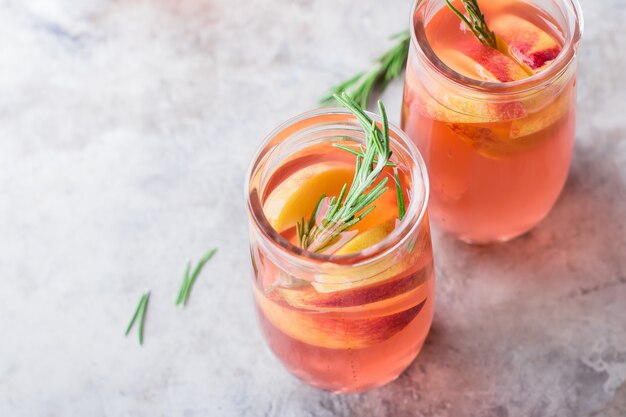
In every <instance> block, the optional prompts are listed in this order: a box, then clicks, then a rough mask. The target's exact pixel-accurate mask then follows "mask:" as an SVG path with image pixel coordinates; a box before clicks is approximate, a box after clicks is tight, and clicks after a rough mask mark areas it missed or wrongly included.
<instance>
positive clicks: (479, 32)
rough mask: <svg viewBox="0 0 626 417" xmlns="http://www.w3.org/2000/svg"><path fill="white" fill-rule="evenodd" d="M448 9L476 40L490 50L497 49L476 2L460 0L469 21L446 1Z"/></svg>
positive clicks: (491, 32) (493, 36)
mask: <svg viewBox="0 0 626 417" xmlns="http://www.w3.org/2000/svg"><path fill="white" fill-rule="evenodd" d="M446 3H447V4H448V7H449V8H450V10H452V11H453V12H454V14H456V15H457V16H458V17H459V19H461V21H463V23H465V25H466V26H467V27H468V28H469V30H471V31H472V33H473V34H474V36H476V38H478V40H479V41H480V42H481V43H482V44H483V45H486V46H489V47H491V48H495V49H498V40H497V38H496V34H495V33H494V32H493V31H491V30H490V29H489V26H487V22H486V21H485V15H484V14H482V12H481V11H480V8H479V7H478V1H477V0H461V3H463V6H464V7H465V10H466V11H467V15H468V16H469V20H468V19H467V17H465V15H463V13H461V12H460V11H459V10H458V9H457V8H456V7H454V6H453V5H452V3H450V0H446Z"/></svg>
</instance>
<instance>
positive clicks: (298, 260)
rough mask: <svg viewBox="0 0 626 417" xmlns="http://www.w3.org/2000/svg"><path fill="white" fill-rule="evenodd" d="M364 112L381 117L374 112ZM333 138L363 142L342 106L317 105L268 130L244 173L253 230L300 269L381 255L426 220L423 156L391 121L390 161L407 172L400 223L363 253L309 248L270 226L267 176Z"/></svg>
mask: <svg viewBox="0 0 626 417" xmlns="http://www.w3.org/2000/svg"><path fill="white" fill-rule="evenodd" d="M368 115H369V116H370V117H371V118H372V119H373V120H375V121H376V122H380V119H379V118H378V117H377V116H376V115H373V114H370V113H368ZM337 137H341V138H342V140H343V139H347V140H351V141H355V142H360V143H364V141H365V137H364V132H363V129H362V127H361V126H360V125H359V123H358V121H357V120H356V118H355V117H354V116H353V115H352V114H351V113H349V112H347V111H345V110H343V109H320V110H315V111H312V112H308V113H305V114H303V115H300V116H297V117H295V118H293V119H291V120H289V121H287V122H285V123H284V124H283V125H281V126H279V127H278V128H277V129H275V130H274V131H273V132H272V133H270V134H269V135H268V137H267V138H266V139H265V141H264V142H263V143H262V145H261V146H260V148H259V150H258V151H257V154H256V156H255V157H254V159H253V162H252V164H251V166H250V169H249V171H248V174H247V177H246V185H245V192H246V202H247V207H248V214H249V216H250V228H251V233H254V234H255V237H256V239H257V241H258V244H259V245H260V246H261V247H262V248H263V250H264V251H265V252H266V253H269V254H270V255H271V256H272V257H275V258H276V259H274V260H278V261H281V262H287V263H291V264H297V265H298V267H299V268H301V269H310V270H312V271H313V270H315V269H316V268H319V265H320V264H328V263H333V264H336V265H338V266H341V265H350V266H353V265H362V264H363V265H364V264H367V263H369V262H375V261H376V260H377V259H379V258H381V257H384V256H385V255H386V254H388V253H389V252H392V251H394V248H396V247H398V246H400V245H401V244H403V242H404V240H405V238H406V237H407V236H408V235H410V234H411V232H412V231H413V230H415V229H416V228H417V227H418V226H419V225H420V224H421V223H422V221H424V217H425V212H426V205H427V200H428V192H429V189H428V176H427V172H426V167H425V164H424V161H423V159H422V157H421V155H420V154H419V152H418V151H417V148H416V147H415V145H414V144H413V143H412V142H411V140H410V139H409V138H408V137H407V136H406V135H405V134H404V133H403V132H402V131H401V130H400V129H399V128H397V127H395V126H390V147H391V151H392V152H393V155H394V163H396V164H397V166H398V167H399V168H400V169H402V170H403V171H404V172H405V173H407V174H408V175H409V176H410V179H411V197H412V198H411V200H410V202H409V205H408V207H407V209H406V215H405V217H404V219H403V220H402V222H400V223H399V225H398V227H396V229H395V230H394V231H393V232H392V233H391V234H390V235H389V236H387V237H386V238H385V239H384V240H383V241H381V242H380V243H378V244H376V245H374V246H371V247H369V248H367V249H365V250H363V251H361V252H357V253H354V254H349V255H341V256H337V255H326V254H317V253H311V252H308V251H305V250H303V249H302V248H300V247H298V246H295V245H293V244H291V243H290V242H288V241H287V240H286V239H285V238H284V237H282V236H281V235H280V234H279V233H278V232H277V231H276V230H274V228H273V227H272V226H271V225H270V222H269V221H268V219H267V217H266V215H265V213H264V211H263V204H264V201H265V198H266V197H267V194H268V188H267V185H268V181H269V180H270V178H271V177H272V174H274V173H275V172H276V170H277V169H278V168H279V167H280V166H281V165H282V164H283V163H285V162H286V161H289V159H290V158H291V157H292V156H294V155H296V154H298V153H302V152H303V151H304V152H306V149H307V148H310V147H312V146H315V145H316V144H320V143H322V142H329V141H333V140H336V138H337Z"/></svg>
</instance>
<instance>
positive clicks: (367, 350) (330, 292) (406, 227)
mask: <svg viewBox="0 0 626 417" xmlns="http://www.w3.org/2000/svg"><path fill="white" fill-rule="evenodd" d="M370 117H372V118H373V119H374V120H377V121H379V119H378V118H377V117H376V116H374V115H370ZM337 137H340V138H341V139H342V140H348V141H354V142H357V143H364V141H365V139H364V133H363V131H362V128H361V127H360V125H359V124H358V123H357V121H356V119H355V118H354V116H353V115H352V114H350V113H347V112H346V111H344V110H340V109H323V110H316V111H312V112H309V113H306V114H303V115H301V116H298V117H296V118H293V119H291V120H289V121H288V122H286V123H284V124H283V125H281V126H280V127H278V128H277V129H276V130H274V131H273V132H272V133H271V134H270V135H269V136H268V137H267V139H266V140H265V141H264V142H263V144H262V145H261V147H260V149H259V151H258V153H257V155H256V156H255V157H254V160H253V162H252V164H251V167H250V170H249V173H248V175H247V182H246V186H245V191H246V200H247V205H248V213H249V220H250V253H251V257H252V265H253V269H254V275H253V281H254V282H253V292H254V300H255V303H256V306H257V310H258V317H259V321H260V325H261V329H262V331H263V334H264V336H265V339H266V341H267V343H268V344H269V346H270V348H271V349H272V351H273V352H274V353H275V355H276V356H277V357H278V358H279V359H280V360H281V361H282V363H283V364H284V365H285V366H286V367H287V369H289V370H290V371H291V372H292V373H293V374H294V375H296V376H297V377H299V378H301V379H302V380H304V381H305V382H307V383H309V384H311V385H313V386H316V387H319V388H322V389H325V390H329V391H333V392H354V391H363V390H366V389H370V388H374V387H377V386H380V385H383V384H385V383H387V382H389V381H391V380H393V379H395V378H396V377H397V376H398V375H399V374H400V373H401V372H402V371H403V370H404V369H405V368H406V367H407V366H408V365H409V364H410V363H411V362H412V361H413V359H414V358H415V357H416V355H417V354H418V352H419V351H420V349H421V347H422V345H423V343H424V339H425V338H426V335H427V334H428V331H429V329H430V325H431V322H432V318H433V308H434V270H433V260H432V246H431V239H430V229H429V224H428V217H427V212H426V205H427V199H428V177H427V173H426V168H425V165H424V163H423V161H422V158H421V156H420V155H419V153H418V151H417V149H416V148H415V146H414V145H413V144H412V143H411V142H410V141H409V140H408V138H407V137H406V136H405V135H404V133H403V132H401V131H400V130H399V129H397V128H395V127H393V126H392V127H391V132H390V137H391V149H392V151H393V153H394V157H393V158H394V161H395V163H396V165H397V166H398V168H399V169H400V170H402V171H403V173H404V175H405V178H408V179H409V181H408V182H409V183H410V185H409V187H410V195H411V199H410V202H409V204H408V207H407V211H406V215H405V217H404V219H403V220H402V221H401V222H400V223H397V224H396V226H395V229H394V230H393V231H392V232H391V234H389V235H388V236H387V237H386V238H384V239H383V240H382V241H380V242H379V243H377V244H375V245H373V246H371V247H368V248H366V249H364V250H362V251H359V252H357V253H352V254H348V255H324V254H316V253H310V252H307V251H304V250H303V249H301V248H300V247H298V246H295V245H293V244H291V243H290V242H289V241H288V240H287V239H285V237H284V236H283V235H281V234H279V233H278V232H277V231H276V230H274V229H273V228H272V226H271V225H270V223H269V221H268V218H267V217H266V214H265V213H264V210H263V208H264V204H265V202H266V199H267V197H268V195H269V194H270V192H271V191H272V190H273V189H274V188H275V187H276V186H277V184H279V183H281V182H282V181H287V180H288V179H289V177H290V176H292V175H296V173H297V172H298V171H299V170H300V169H301V168H303V167H304V166H306V165H307V164H311V163H314V162H312V161H317V160H318V157H319V156H320V155H325V154H324V153H323V152H322V153H321V154H320V149H323V148H324V147H325V146H326V145H330V143H331V142H332V141H333V140H335V139H336V138H337ZM336 152H339V153H341V152H342V151H336V150H335V153H336ZM375 212H376V211H375V210H374V212H372V214H374V213H375Z"/></svg>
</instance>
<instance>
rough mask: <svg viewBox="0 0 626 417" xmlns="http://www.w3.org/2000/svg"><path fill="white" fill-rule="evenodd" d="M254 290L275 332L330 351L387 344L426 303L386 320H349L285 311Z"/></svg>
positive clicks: (384, 318)
mask: <svg viewBox="0 0 626 417" xmlns="http://www.w3.org/2000/svg"><path fill="white" fill-rule="evenodd" d="M253 288H254V295H255V299H256V301H257V304H258V306H259V309H260V310H261V312H262V314H264V315H265V317H266V318H267V320H268V321H269V322H270V323H272V324H273V325H274V326H276V328H278V329H279V330H280V331H282V332H283V333H285V334H287V335H288V336H290V337H292V338H294V339H296V340H299V341H301V342H304V343H308V344H310V345H314V346H319V347H323V348H328V349H361V348H366V347H369V346H372V345H375V344H378V343H381V342H384V341H385V340H387V339H389V338H390V337H392V336H393V335H395V334H396V333H397V332H399V331H400V330H402V329H404V328H405V327H406V326H407V325H408V324H409V323H410V322H411V321H412V320H413V319H414V318H415V317H416V316H417V315H418V313H419V312H420V311H421V309H422V308H423V307H424V304H425V303H426V301H427V300H424V301H422V302H421V303H419V304H416V305H414V306H413V307H410V308H408V309H406V310H404V311H401V312H396V313H393V314H389V315H385V316H378V317H373V318H355V319H349V318H339V317H332V316H326V315H325V314H324V313H321V314H320V313H311V312H302V311H297V310H294V309H292V308H289V307H284V306H282V305H280V304H278V303H276V302H273V301H271V300H269V299H267V298H266V297H264V296H263V294H262V293H261V292H260V291H259V289H258V288H257V287H256V286H253Z"/></svg>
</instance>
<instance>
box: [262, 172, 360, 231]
mask: <svg viewBox="0 0 626 417" xmlns="http://www.w3.org/2000/svg"><path fill="white" fill-rule="evenodd" d="M353 171H354V168H353V167H350V166H349V165H347V164H339V163H337V162H334V163H319V164H315V165H310V166H308V167H306V168H304V169H302V170H300V171H298V172H296V173H295V174H293V175H290V176H289V177H288V178H287V179H286V180H285V181H283V182H282V183H280V184H279V185H278V186H277V187H276V188H275V189H274V190H273V191H272V192H271V193H270V195H269V196H268V198H267V200H266V201H265V204H264V206H263V211H264V212H265V216H266V217H267V219H268V221H269V222H270V224H271V225H272V227H273V228H274V229H275V230H276V231H278V232H279V233H280V232H282V231H284V230H285V229H286V228H289V227H292V226H294V225H295V224H296V222H298V221H300V219H301V218H302V217H308V216H310V215H311V212H312V211H313V209H314V208H315V205H316V204H317V202H318V201H319V198H320V196H321V195H322V194H326V195H327V196H333V195H338V194H339V193H340V191H341V187H343V185H344V184H345V183H347V184H350V183H351V182H352V176H353Z"/></svg>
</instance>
